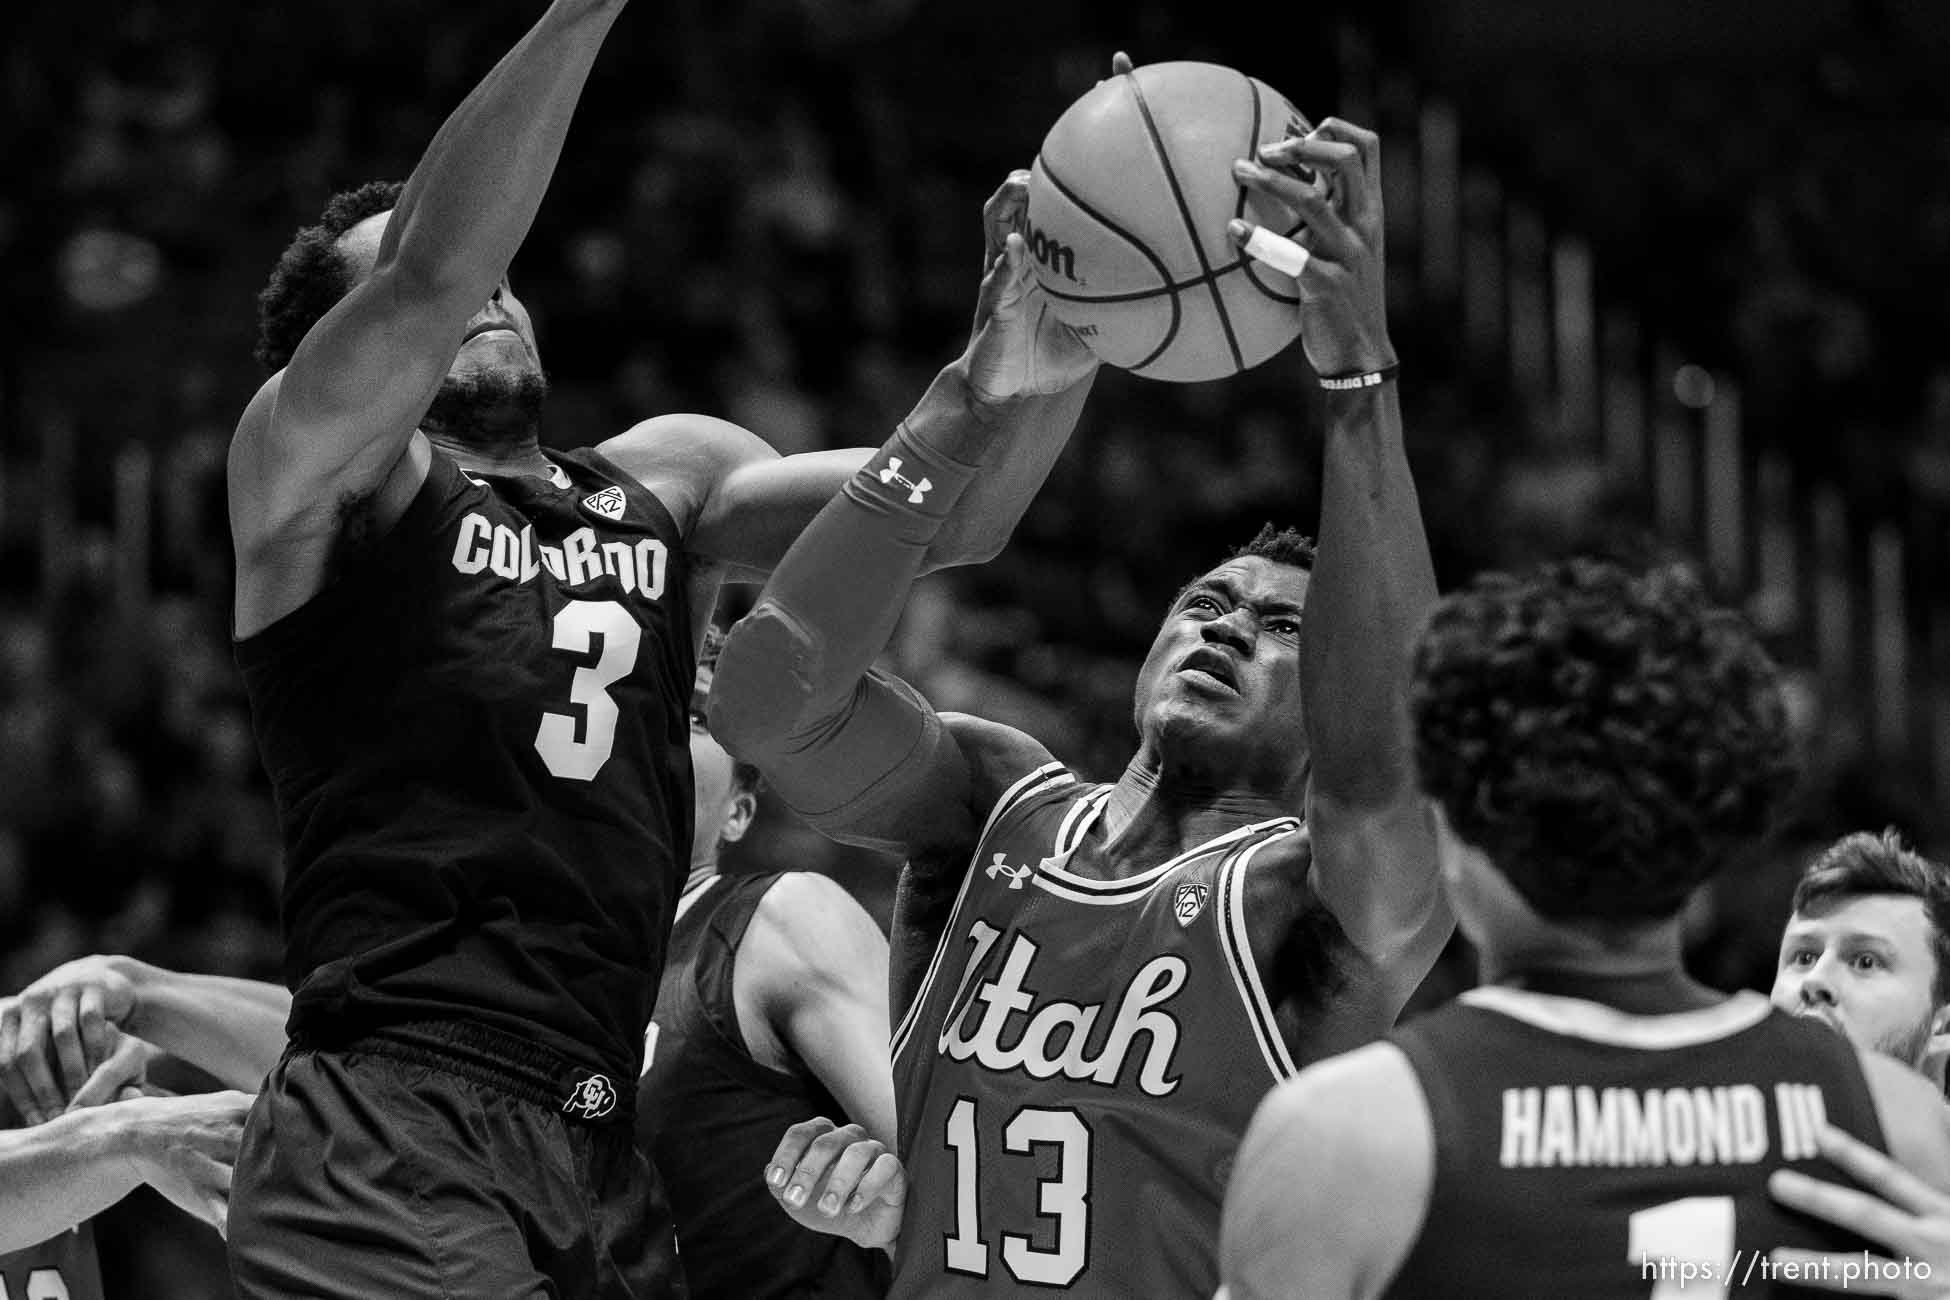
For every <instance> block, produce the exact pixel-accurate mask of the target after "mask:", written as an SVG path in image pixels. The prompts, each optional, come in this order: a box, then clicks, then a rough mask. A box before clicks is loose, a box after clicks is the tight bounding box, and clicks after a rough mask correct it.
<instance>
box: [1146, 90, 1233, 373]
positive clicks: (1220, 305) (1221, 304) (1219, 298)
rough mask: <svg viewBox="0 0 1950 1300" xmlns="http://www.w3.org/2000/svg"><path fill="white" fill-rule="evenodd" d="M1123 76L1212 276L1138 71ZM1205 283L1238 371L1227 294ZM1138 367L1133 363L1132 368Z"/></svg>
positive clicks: (1201, 260) (1211, 282)
mask: <svg viewBox="0 0 1950 1300" xmlns="http://www.w3.org/2000/svg"><path fill="white" fill-rule="evenodd" d="M1124 77H1125V80H1127V81H1129V82H1130V83H1131V97H1132V99H1134V100H1135V101H1136V102H1137V108H1138V116H1139V117H1141V118H1142V119H1144V130H1145V133H1146V134H1147V135H1148V136H1150V138H1151V147H1152V149H1153V150H1155V151H1156V152H1157V155H1158V166H1159V167H1161V168H1162V169H1163V170H1164V173H1165V181H1166V182H1167V183H1168V184H1169V185H1170V186H1171V197H1172V199H1173V200H1174V201H1176V203H1177V204H1178V215H1179V216H1180V217H1182V218H1183V219H1184V222H1185V231H1186V233H1187V234H1189V235H1190V236H1191V239H1192V252H1193V253H1194V254H1196V255H1197V257H1198V264H1199V266H1200V268H1202V269H1203V270H1204V272H1205V276H1207V277H1209V276H1211V275H1212V261H1211V259H1210V258H1208V257H1206V255H1205V240H1204V238H1203V237H1202V236H1201V235H1200V234H1199V231H1198V223H1197V222H1195V221H1193V220H1192V209H1191V205H1190V204H1188V203H1186V202H1185V191H1184V189H1183V187H1181V186H1180V185H1179V184H1178V173H1177V172H1175V171H1173V170H1172V166H1171V155H1170V153H1168V152H1167V151H1166V149H1165V140H1164V136H1163V135H1161V134H1159V131H1158V124H1157V123H1156V122H1155V121H1153V120H1152V118H1151V106H1150V105H1149V104H1147V103H1145V102H1144V87H1142V86H1140V85H1139V84H1138V79H1137V74H1136V73H1135V72H1127V73H1125V74H1124ZM1254 100H1255V102H1254V108H1255V111H1257V108H1258V102H1257V100H1258V97H1257V96H1255V97H1254ZM1201 278H1203V277H1201ZM1206 287H1207V288H1208V289H1209V290H1210V291H1211V293H1212V307H1213V309H1214V310H1215V311H1217V312H1218V314H1219V328H1220V329H1221V330H1223V331H1224V332H1225V336H1226V346H1227V347H1228V348H1230V349H1232V364H1233V368H1234V370H1235V371H1239V370H1244V369H1245V368H1246V357H1245V354H1244V353H1242V352H1240V350H1239V340H1238V339H1237V338H1236V337H1234V335H1233V332H1232V317H1231V316H1230V315H1228V314H1227V312H1226V300H1225V295H1224V294H1223V293H1220V292H1219V285H1218V282H1217V281H1216V280H1208V281H1207V285H1206ZM1136 368H1137V367H1135V366H1133V367H1132V369H1133V370H1135V369H1136Z"/></svg>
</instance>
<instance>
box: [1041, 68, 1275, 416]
mask: <svg viewBox="0 0 1950 1300" xmlns="http://www.w3.org/2000/svg"><path fill="white" fill-rule="evenodd" d="M1312 129H1313V128H1312V124H1311V123H1309V122H1308V121H1307V119H1306V118H1305V117H1303V116H1301V114H1300V112H1299V111H1298V110H1297V109H1295V108H1294V107H1293V105H1292V104H1291V103H1289V102H1288V101H1287V98H1286V96H1284V95H1282V94H1280V93H1279V92H1278V91H1276V90H1274V89H1273V88H1272V87H1271V86H1268V85H1267V84H1266V83H1264V82H1262V81H1259V80H1257V79H1255V78H1253V77H1249V76H1247V75H1246V74H1245V73H1243V72H1238V71H1235V70H1234V69H1232V68H1224V67H1220V66H1218V65H1216V64H1211V63H1154V64H1150V65H1148V66H1146V67H1142V68H1138V69H1137V70H1136V71H1134V72H1128V73H1124V74H1122V75H1120V76H1115V77H1112V78H1110V79H1109V80H1107V81H1104V82H1101V83H1099V84H1098V86H1097V88H1096V89H1094V90H1092V91H1091V92H1090V93H1089V94H1087V95H1085V96H1084V97H1083V98H1082V99H1079V100H1078V101H1077V102H1076V103H1075V104H1072V105H1071V106H1070V108H1069V110H1068V111H1067V112H1065V113H1064V114H1063V116H1062V117H1060V118H1058V119H1057V121H1056V125H1055V126H1053V127H1051V128H1050V132H1049V135H1048V136H1047V137H1046V138H1045V139H1044V140H1043V147H1042V152H1041V153H1039V154H1038V155H1037V157H1036V164H1035V166H1034V168H1033V169H1032V170H1031V172H1030V179H1029V209H1028V223H1027V228H1026V230H1025V231H1024V237H1025V238H1026V239H1027V240H1028V243H1029V252H1030V256H1031V258H1032V269H1033V270H1034V272H1035V274H1036V279H1037V281H1038V282H1039V283H1040V284H1041V285H1042V287H1043V289H1044V290H1045V291H1046V292H1047V294H1048V295H1049V299H1050V308H1051V310H1052V311H1054V312H1055V313H1056V314H1057V316H1059V317H1060V318H1061V319H1062V320H1063V321H1064V323H1065V324H1067V325H1070V326H1072V327H1073V328H1074V329H1076V331H1077V332H1078V333H1079V334H1080V335H1081V336H1082V337H1083V340H1084V342H1085V343H1087V344H1088V345H1089V346H1090V349H1091V350H1092V351H1093V352H1095V353H1096V354H1097V355H1098V356H1099V357H1101V358H1103V360H1104V361H1106V362H1108V363H1109V364H1111V365H1113V366H1121V367H1123V368H1124V369H1126V370H1129V371H1131V372H1132V373H1133V374H1139V375H1144V376H1146V377H1147V378H1151V379H1168V380H1173V381H1177V382H1189V381H1194V380H1201V379H1221V378H1224V377H1225V376H1227V375H1234V374H1237V373H1239V372H1240V371H1242V370H1247V369H1250V368H1251V367H1253V366H1256V365H1258V364H1259V363H1260V362H1262V361H1264V360H1266V359H1267V358H1268V357H1271V356H1272V355H1273V354H1274V353H1276V352H1278V351H1280V349H1282V348H1284V347H1285V346H1286V345H1287V344H1289V343H1291V342H1292V341H1293V339H1294V337H1295V336H1296V335H1298V334H1299V332H1300V314H1299V312H1298V310H1297V308H1298V305H1299V301H1300V295H1299V291H1298V289H1297V288H1296V287H1295V285H1294V282H1293V280H1292V279H1290V278H1289V277H1287V276H1285V275H1282V274H1280V273H1279V272H1278V271H1275V270H1273V269H1271V268H1270V267H1267V266H1266V265H1264V264H1262V263H1259V262H1255V261H1252V260H1250V259H1248V258H1247V257H1246V256H1245V254H1243V253H1242V252H1240V250H1239V249H1238V248H1236V247H1235V246H1234V245H1233V244H1232V242H1231V240H1229V239H1228V238H1227V237H1226V222H1227V221H1229V220H1231V219H1233V218H1235V217H1243V218H1244V219H1245V220H1247V221H1250V222H1252V223H1253V224H1255V225H1259V226H1266V227H1269V228H1271V229H1273V230H1277V231H1281V232H1284V233H1287V234H1288V235H1293V234H1297V233H1298V232H1299V230H1300V223H1299V221H1298V219H1297V218H1296V217H1295V216H1294V214H1293V213H1292V212H1291V211H1289V210H1288V209H1286V208H1285V207H1284V206H1281V205H1278V204H1275V203H1273V202H1272V201H1270V200H1268V199H1266V198H1264V197H1262V196H1260V195H1257V194H1254V193H1252V192H1251V191H1249V190H1247V189H1245V188H1244V187H1242V186H1240V185H1239V184H1238V183H1237V182H1236V181H1235V180H1234V179H1233V176H1232V163H1233V160H1234V159H1236V158H1251V157H1253V156H1254V155H1255V153H1256V151H1257V150H1258V148H1259V146H1260V145H1262V144H1265V143H1267V142H1269V141H1272V140H1278V139H1280V138H1281V137H1283V136H1287V135H1304V134H1306V133H1307V132H1308V131H1310V130H1312Z"/></svg>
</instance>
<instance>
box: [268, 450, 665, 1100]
mask: <svg viewBox="0 0 1950 1300" xmlns="http://www.w3.org/2000/svg"><path fill="white" fill-rule="evenodd" d="M549 458H550V459H551V460H552V461H553V462H554V463H555V464H556V465H557V467H558V469H559V471H560V472H559V474H558V481H557V483H554V484H552V483H550V482H547V481H545V480H543V479H540V478H530V477H519V478H493V479H489V480H485V481H483V480H477V479H473V478H470V477H469V476H468V475H466V474H463V473H462V472H461V471H460V469H459V468H458V466H456V465H455V463H454V462H453V461H452V460H451V459H449V458H448V457H447V456H445V455H443V454H441V453H440V452H439V451H435V452H434V453H433V464H432V467H431V468H430V469H429V470H428V472H427V479H426V482H425V484H424V485H423V486H422V487H421V489H420V491H419V494H418V495H417V496H416V497H415V498H414V500H413V502H412V504H411V505H410V506H408V508H407V510H406V512H405V514H404V515H403V516H402V517H401V518H400V520H399V522H398V523H397V524H396V525H395V526H394V527H393V529H392V530H391V531H390V532H388V533H387V534H386V535H385V536H384V537H381V538H378V539H377V540H375V541H373V542H371V543H370V544H369V545H366V546H364V547H362V548H361V549H360V550H359V552H358V553H357V554H356V555H354V556H353V557H351V558H350V559H349V560H348V562H347V563H346V564H345V565H344V566H342V567H341V569H340V570H339V571H338V572H337V573H336V574H335V580H334V581H333V583H332V585H331V586H329V587H328V588H326V589H325V590H324V591H322V592H320V593H319V594H318V595H317V596H315V597H314V598H313V599H312V600H311V601H309V602H308V603H307V604H306V605H304V606H303V607H302V608H300V609H299V610H297V611H296V612H295V613H293V614H291V615H289V616H288V617H286V618H283V619H281V620H279V621H278V622H277V623H275V624H273V625H272V626H271V627H270V628H268V629H266V630H265V631H264V632H262V633H259V634H258V635H256V636H253V637H251V638H249V639H248V640H245V641H243V642H240V643H239V644H238V646H237V658H238V662H239V664H240V665H241V667H242V669H243V674H244V683H245V686H246V687H247V689H248V690H249V693H250V698H251V708H252V712H253V716H254V721H255V725H256V731H257V738H258V747H259V750H260V752H261V753H262V755H263V759H264V765H265V768H266V769H267V770H268V771H269V773H270V776H271V780H272V783H273V786H274V787H275V790H276V793H277V801H278V812H279V816H280V819H281V821H282V824H283V831H284V843H285V884H284V903H283V911H284V925H285V931H286V943H287V948H286V959H285V975H286V978H287V980H288V981H289V983H290V984H291V986H292V988H293V989H294V990H295V993H296V996H295V999H294V1002H293V1006H292V1020H291V1025H292V1030H293V1032H294V1034H297V1035H300V1036H303V1037H308V1038H313V1039H316V1040H320V1041H330V1040H331V1039H333V1038H342V1037H345V1036H349V1035H352V1034H356V1033H359V1032H363V1031H366V1030H370V1029H374V1028H379V1027H382V1026H386V1025H391V1024H399V1023H404V1022H408V1021H417V1020H433V1019H464V1020H467V1021H471V1022H474V1023H482V1024H487V1025H490V1026H493V1027H495V1028H498V1029H501V1030H505V1031H508V1032H511V1033H514V1034H517V1035H520V1036H521V1037H523V1038H524V1039H526V1040H528V1041H533V1042H537V1043H539V1044H541V1045H542V1046H545V1047H547V1048H550V1049H552V1050H554V1051H555V1052H557V1053H559V1054H560V1055H562V1056H564V1057H566V1058H568V1059H569V1060H570V1061H571V1062H574V1063H575V1064H577V1065H579V1066H584V1067H586V1068H589V1069H591V1070H593V1071H599V1072H605V1073H608V1074H609V1077H611V1078H634V1077H635V1070H636V1065H637V1060H638V1053H639V1052H640V1050H641V1046H642V1035H643V1026H644V1025H645V1023H647V1022H648V1020H649V1019H650V1008H651V999H652V995H653V993H654V992H655V989H656V980H657V974H658V972H659V971H660V970H661V968H662V964H663V944H664V939H665V936H666V934H667V933H668V930H669V917H670V906H671V903H672V900H673V899H674V897H675V895H676V892H677V888H678V886H679V884H680V883H681V881H682V872H683V870H684V866H683V864H684V863H685V862H686V861H687V860H688V854H689V846H690V835H691V828H690V822H691V817H692V798H691V789H690V748H689V744H690V730H689V722H688V718H687V708H688V705H689V702H690V696H691V684H692V681H691V679H692V675H693V671H694V665H693V659H694V654H695V647H694V645H693V643H692V633H691V626H690V610H689V606H688V604H687V598H688V594H689V593H688V590H687V583H686V567H685V564H684V558H683V546H682V538H681V537H680V536H679V534H678V531H677V526H676V524H675V523H674V522H673V521H672V519H671V517H670V515H669V513H668V512H667V511H666V510H665V509H664V507H663V505H662V504H661V503H660V502H658V501H657V499H656V498H655V497H654V496H652V495H651V494H650V493H648V492H647V491H645V490H644V489H643V488H642V487H641V486H640V485H639V484H637V483H636V482H635V480H634V479H632V478H631V477H630V476H629V475H628V474H626V473H624V472H623V471H621V470H619V469H617V468H616V467H615V466H614V465H612V464H611V463H610V462H609V461H608V460H607V459H605V458H604V457H603V456H601V455H600V454H598V453H596V452H594V451H589V450H582V451H575V452H568V453H556V452H550V453H549Z"/></svg>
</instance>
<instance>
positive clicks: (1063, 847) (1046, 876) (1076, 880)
mask: <svg viewBox="0 0 1950 1300" xmlns="http://www.w3.org/2000/svg"><path fill="white" fill-rule="evenodd" d="M1110 789H1111V788H1110V787H1109V786H1106V787H1105V788H1104V789H1103V791H1102V793H1101V796H1100V797H1099V796H1093V797H1092V799H1086V800H1080V801H1079V804H1078V806H1079V807H1082V806H1083V805H1085V804H1090V805H1091V808H1090V814H1089V816H1087V817H1085V818H1083V819H1082V820H1081V821H1080V822H1079V823H1078V824H1077V825H1076V826H1075V828H1074V830H1071V828H1070V826H1069V823H1068V822H1066V823H1065V830H1066V831H1068V832H1069V833H1068V835H1067V836H1066V835H1064V834H1059V835H1058V836H1057V842H1056V855H1055V857H1054V858H1053V859H1052V858H1046V859H1044V861H1043V862H1042V863H1041V864H1040V865H1039V866H1038V867H1037V868H1036V879H1035V884H1036V886H1037V887H1038V888H1039V889H1043V890H1046V891H1047V892H1049V893H1052V894H1055V895H1057V896H1058V897H1059V898H1067V899H1069V900H1071V901H1072V902H1077V903H1124V902H1129V901H1130V900H1131V899H1134V898H1139V897H1142V896H1143V895H1145V894H1148V893H1150V892H1151V890H1152V889H1154V888H1155V887H1156V886H1157V885H1158V884H1159V883H1161V882H1162V881H1163V880H1164V878H1165V877H1166V876H1168V875H1170V874H1171V873H1172V872H1173V871H1175V870H1177V869H1178V868H1179V867H1182V866H1184V865H1185V864H1186V863H1187V862H1191V861H1193V860H1194V859H1197V858H1202V857H1205V856H1206V855H1207V854H1210V853H1215V852H1217V851H1219V850H1221V849H1224V848H1227V847H1229V846H1231V845H1232V844H1234V843H1235V842H1237V841H1239V840H1242V839H1246V838H1248V837H1250V836H1253V835H1258V834H1260V833H1262V832H1265V831H1270V830H1275V829H1279V828H1286V827H1298V826H1300V825H1301V824H1302V823H1301V822H1300V821H1299V820H1298V819H1297V818H1293V817H1274V818H1272V819H1270V820H1267V821H1263V822H1252V823H1249V824H1248V825H1245V826H1235V827H1233V828H1232V829H1231V830H1229V831H1227V832H1226V833H1225V834H1223V835H1219V836H1215V837H1214V838H1212V839H1209V840H1206V841H1205V842H1204V843H1203V844H1195V845H1193V846H1192V847H1191V848H1189V849H1186V850H1185V851H1184V852H1183V853H1180V854H1178V855H1177V856H1176V857H1172V858H1167V859H1166V860H1165V861H1163V862H1161V863H1159V864H1158V865H1157V866H1155V867H1146V868H1145V869H1144V870H1143V871H1140V872H1138V873H1137V874H1136V875H1131V876H1119V877H1118V878H1117V879H1115V880H1099V879H1096V878H1094V877H1091V876H1080V875H1078V874H1076V873H1075V872H1073V871H1070V870H1067V869H1066V868H1065V867H1064V865H1063V864H1064V863H1066V862H1068V861H1069V860H1070V856H1071V855H1072V854H1073V853H1075V852H1076V850H1077V845H1078V844H1079V843H1081V842H1082V840H1083V837H1084V835H1085V834H1086V833H1087V832H1088V831H1089V829H1090V827H1091V826H1092V825H1093V824H1094V823H1095V822H1096V820H1097V817H1098V816H1099V815H1100V814H1101V813H1102V812H1103V810H1104V808H1105V806H1106V805H1108V804H1109V802H1110ZM1093 801H1094V802H1093Z"/></svg>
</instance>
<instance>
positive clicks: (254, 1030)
mask: <svg viewBox="0 0 1950 1300" xmlns="http://www.w3.org/2000/svg"><path fill="white" fill-rule="evenodd" d="M127 970H128V974H129V976H130V978H131V980H132V981H134V983H135V985H136V1009H135V1012H134V1014H133V1015H132V1016H131V1017H130V1020H129V1023H128V1024H127V1025H125V1026H124V1028H125V1029H127V1030H128V1031H129V1032H130V1033H132V1034H135V1035H136V1036H137V1037H139V1038H143V1039H146V1040H148V1041H149V1042H151V1043H153V1044H155V1045H156V1046H157V1047H159V1048H161V1049H162V1050H164V1051H166V1052H168V1053H169V1054H170V1055H172V1056H176V1057H180V1058H181V1059H183V1060H185V1061H188V1062H189V1063H190V1064H191V1065H194V1066H196V1067H197V1068H199V1069H202V1070H207V1071H209V1072H210V1073H211V1074H213V1075H215V1076H216V1077H217V1078H218V1079H220V1080H222V1081H223V1082H224V1083H225V1084H226V1085H227V1086H229V1087H233V1088H238V1089H242V1090H243V1091H245V1092H255V1091H257V1088H258V1086H259V1085H260V1084H261V1083H262V1082H263V1079H264V1076H265V1075H266V1074H268V1073H269V1072H270V1070H271V1067H272V1066H274V1065H276V1064H277V1062H278V1057H279V1056H280V1055H282V1054H283V1052H284V1045H285V1032H284V1026H285V1021H286V1020H287V1019H288V1018H289V1017H290V1014H291V994H290V993H288V992H286V991H285V990H284V989H283V988H281V987H279V986H278V985H275V984H266V983H264V982H263V981H261V980H246V979H234V978H231V977H229V976H223V975H188V974H183V973H181V972H178V971H168V970H163V969H161V968H160V967H156V966H148V965H145V964H144V963H141V962H131V963H129V965H128V968H127Z"/></svg>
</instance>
